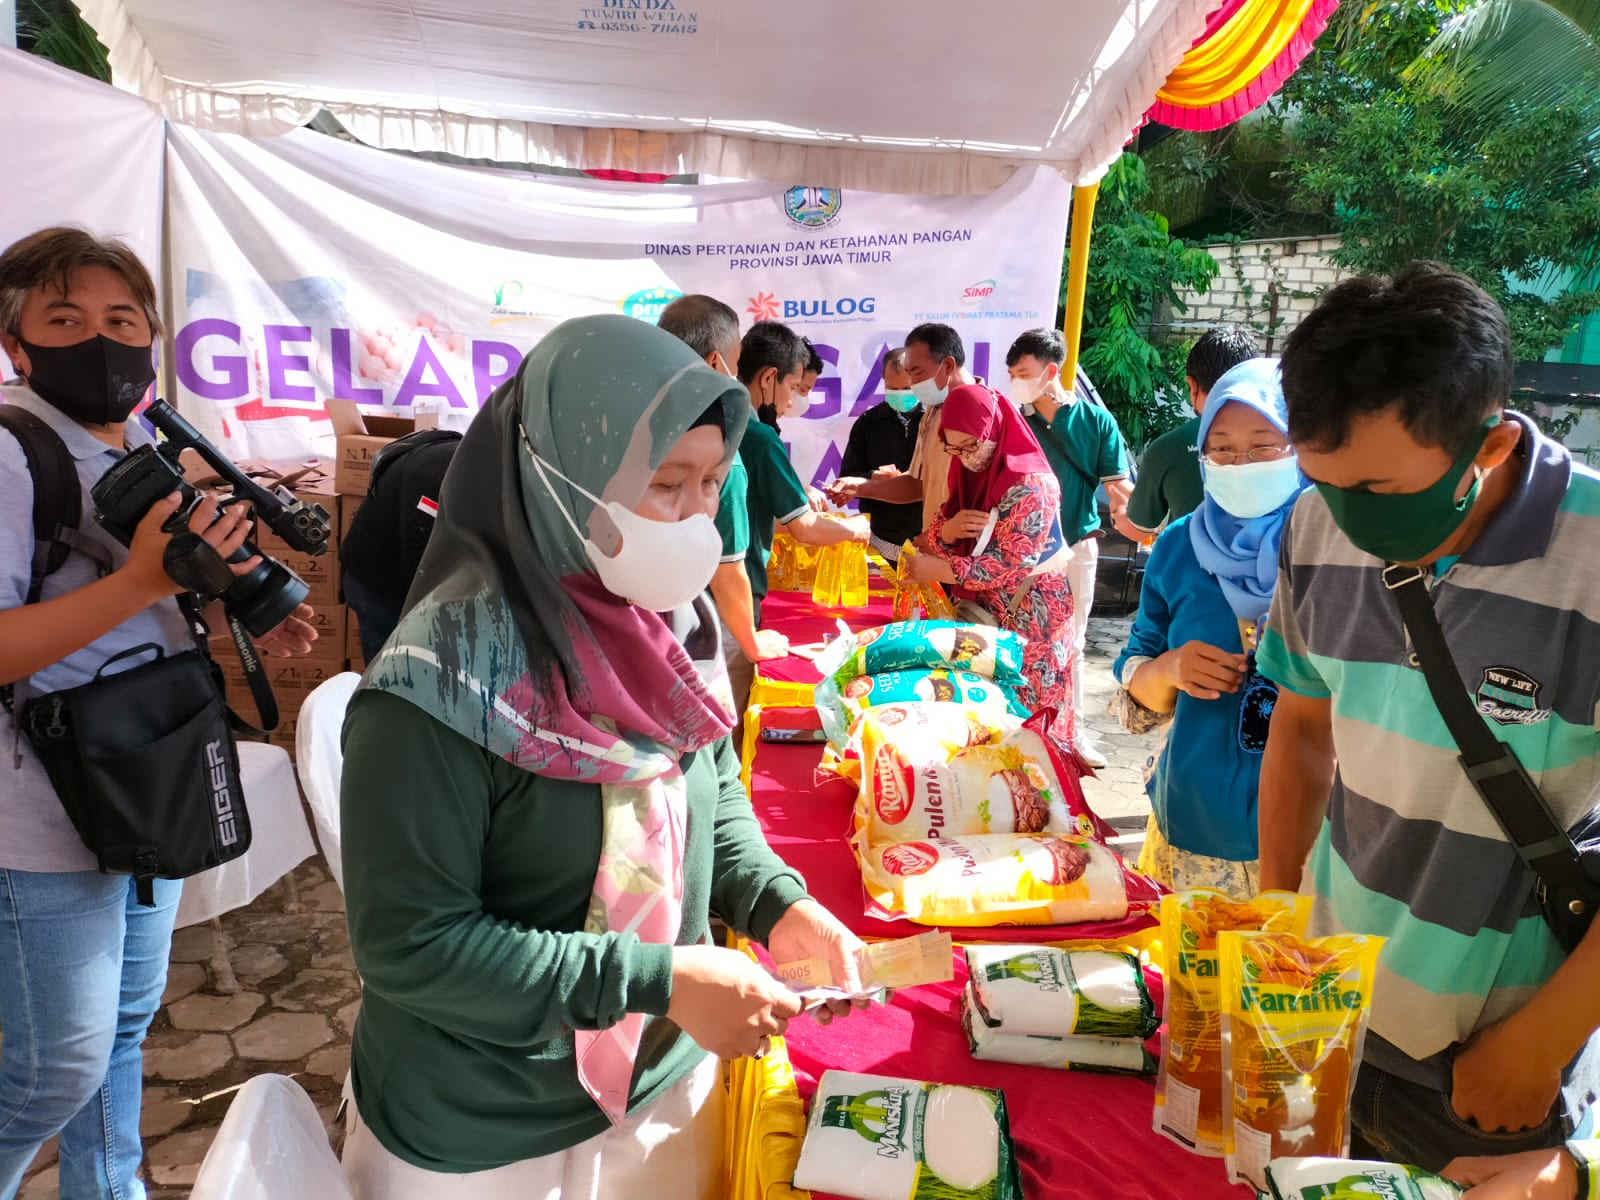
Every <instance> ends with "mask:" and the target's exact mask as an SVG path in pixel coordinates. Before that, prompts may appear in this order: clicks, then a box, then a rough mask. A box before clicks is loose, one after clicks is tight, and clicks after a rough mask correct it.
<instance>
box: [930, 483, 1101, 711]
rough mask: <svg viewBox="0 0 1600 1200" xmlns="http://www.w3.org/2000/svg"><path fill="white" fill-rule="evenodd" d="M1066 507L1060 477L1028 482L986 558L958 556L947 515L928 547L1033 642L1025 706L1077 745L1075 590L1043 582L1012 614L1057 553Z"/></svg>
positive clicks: (1005, 508) (1019, 488) (1026, 658)
mask: <svg viewBox="0 0 1600 1200" xmlns="http://www.w3.org/2000/svg"><path fill="white" fill-rule="evenodd" d="M1060 508H1061V485H1060V484H1058V483H1057V482H1056V479H1055V476H1054V475H1042V474H1041V475H1029V476H1028V477H1027V478H1025V479H1023V480H1022V481H1021V482H1019V483H1017V484H1016V486H1014V487H1013V488H1011V490H1010V491H1008V492H1006V494H1005V495H1004V496H1002V497H1001V498H1000V515H999V519H998V521H997V522H996V523H995V528H994V535H993V536H992V537H991V538H990V539H989V544H988V545H987V546H986V547H984V551H983V553H982V554H977V555H959V554H951V553H949V551H948V548H947V547H946V546H945V545H944V543H943V542H942V541H941V540H940V534H941V532H942V531H943V529H944V523H945V518H944V514H943V513H942V512H941V513H940V514H939V515H938V516H936V517H935V518H934V519H933V524H932V525H931V526H930V527H929V531H928V532H929V535H930V537H929V540H930V541H931V542H932V543H933V546H934V547H935V549H936V550H937V551H938V553H939V554H940V556H941V557H943V558H944V560H945V561H946V562H948V563H949V564H950V570H951V571H952V572H953V573H954V575H955V577H956V582H957V583H959V584H960V585H961V586H962V587H964V588H967V589H968V590H969V591H971V592H973V593H974V595H975V596H976V598H977V600H978V602H979V603H980V604H982V605H983V607H984V608H986V609H987V610H988V611H989V612H990V613H992V614H993V615H994V617H995V619H996V620H998V621H999V622H1000V625H1001V627H1002V628H1004V629H1010V630H1012V631H1014V632H1016V633H1019V634H1021V635H1022V636H1023V637H1024V638H1026V639H1027V646H1026V648H1025V649H1024V650H1023V654H1022V668H1023V674H1024V676H1025V679H1024V680H1023V686H1022V689H1021V698H1022V702H1023V703H1024V704H1026V705H1027V706H1028V708H1029V709H1031V710H1033V711H1038V710H1039V709H1041V708H1054V709H1055V710H1056V719H1055V722H1054V724H1053V725H1052V726H1051V730H1052V732H1054V733H1055V734H1056V735H1057V736H1059V737H1062V738H1065V739H1066V740H1067V741H1069V742H1070V741H1071V740H1072V655H1073V647H1074V644H1075V643H1074V638H1073V632H1072V589H1071V587H1070V586H1069V585H1068V583H1067V576H1066V572H1064V571H1058V572H1053V573H1051V574H1048V575H1040V576H1038V577H1036V578H1035V579H1034V582H1033V587H1032V589H1031V590H1030V591H1029V592H1028V595H1027V597H1026V598H1025V599H1024V600H1023V602H1022V605H1021V607H1020V608H1019V609H1018V610H1017V614H1016V616H1015V617H1012V616H1010V615H1009V614H1008V613H1007V612H1006V608H1007V606H1008V605H1009V604H1010V603H1011V599H1012V597H1013V596H1015V595H1016V594H1017V590H1018V589H1019V588H1021V587H1022V585H1023V583H1025V582H1026V581H1027V579H1028V576H1029V575H1030V574H1031V573H1032V572H1033V569H1034V568H1035V567H1037V566H1038V565H1039V562H1040V556H1041V555H1043V554H1044V553H1045V552H1046V551H1049V550H1051V541H1052V539H1051V536H1050V533H1051V528H1052V527H1053V526H1054V525H1055V524H1056V521H1057V514H1058V513H1059V511H1060Z"/></svg>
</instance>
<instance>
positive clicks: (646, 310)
mask: <svg viewBox="0 0 1600 1200" xmlns="http://www.w3.org/2000/svg"><path fill="white" fill-rule="evenodd" d="M682 295H683V293H682V292H680V291H678V290H677V289H675V288H662V287H656V288H645V289H644V290H643V291H638V292H635V293H633V295H631V296H628V297H625V298H624V299H622V300H618V301H617V307H618V308H619V309H621V310H622V315H623V316H625V317H636V318H637V319H639V320H641V321H659V320H660V319H661V311H662V309H664V308H666V307H667V305H669V304H671V303H672V302H673V301H674V300H676V299H678V298H679V297H680V296H682Z"/></svg>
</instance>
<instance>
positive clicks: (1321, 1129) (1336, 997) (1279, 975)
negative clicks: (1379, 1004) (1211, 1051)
mask: <svg viewBox="0 0 1600 1200" xmlns="http://www.w3.org/2000/svg"><path fill="white" fill-rule="evenodd" d="M1383 943H1384V939H1383V938H1381V937H1369V936H1365V935H1362V934H1340V935H1336V936H1333V937H1323V938H1301V937H1297V936H1295V935H1294V934H1288V933H1237V932H1229V933H1223V934H1221V935H1219V937H1218V939H1217V946H1218V957H1219V958H1220V960H1221V967H1222V976H1221V980H1222V1059H1223V1084H1224V1093H1225V1095H1226V1096H1227V1097H1228V1098H1229V1110H1228V1111H1226V1112H1224V1113H1223V1119H1224V1122H1225V1123H1226V1124H1227V1126H1228V1128H1227V1141H1226V1148H1225V1150H1226V1157H1227V1164H1228V1177H1229V1179H1230V1180H1234V1181H1237V1182H1241V1183H1248V1184H1250V1185H1251V1186H1252V1187H1254V1188H1257V1189H1262V1190H1264V1189H1265V1188H1266V1187H1267V1164H1268V1163H1269V1162H1271V1161H1272V1160H1273V1159H1275V1158H1287V1157H1296V1158H1305V1157H1321V1158H1344V1157H1346V1156H1348V1155H1349V1153H1350V1097H1351V1094H1352V1092H1353V1090H1354V1088H1355V1080H1356V1072H1357V1071H1358V1070H1359V1069H1360V1067H1361V1052H1362V1047H1363V1044H1364V1043H1365V1040H1366V1034H1367V1018H1368V1015H1369V1014H1370V1013H1371V1011H1372V984H1373V979H1374V977H1375V976H1376V974H1377V970H1378V954H1379V952H1380V951H1381V950H1382V949H1383Z"/></svg>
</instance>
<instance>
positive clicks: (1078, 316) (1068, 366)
mask: <svg viewBox="0 0 1600 1200" xmlns="http://www.w3.org/2000/svg"><path fill="white" fill-rule="evenodd" d="M1099 195H1100V185H1099V184H1098V183H1091V184H1089V185H1088V186H1087V187H1075V188H1073V189H1072V237H1071V240H1070V242H1069V244H1068V245H1069V249H1068V252H1067V314H1066V317H1065V318H1064V319H1063V320H1062V322H1061V335H1062V336H1063V337H1065V338H1066V339H1067V361H1066V362H1065V363H1063V364H1062V366H1061V378H1062V379H1063V380H1065V381H1066V382H1065V383H1064V384H1063V386H1064V387H1071V386H1072V380H1074V379H1076V378H1077V377H1078V350H1079V348H1080V346H1081V345H1082V343H1083V294H1084V291H1085V289H1087V287H1088V286H1089V231H1090V230H1091V229H1092V228H1093V227H1094V202H1095V200H1096V199H1097V198H1098V197H1099Z"/></svg>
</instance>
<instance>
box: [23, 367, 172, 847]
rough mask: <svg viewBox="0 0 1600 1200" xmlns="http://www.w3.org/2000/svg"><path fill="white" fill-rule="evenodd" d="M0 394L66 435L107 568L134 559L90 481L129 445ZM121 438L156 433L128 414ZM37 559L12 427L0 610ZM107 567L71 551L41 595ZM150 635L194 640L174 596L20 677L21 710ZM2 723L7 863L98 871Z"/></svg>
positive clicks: (58, 592)
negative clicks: (108, 526)
mask: <svg viewBox="0 0 1600 1200" xmlns="http://www.w3.org/2000/svg"><path fill="white" fill-rule="evenodd" d="M0 402H3V403H6V404H14V405H16V406H17V407H18V408H22V409H26V410H27V411H28V412H31V413H33V414H34V415H35V416H37V417H39V418H40V419H41V420H43V421H44V422H45V423H46V424H47V425H49V426H50V428H51V429H53V430H55V431H56V433H57V434H58V435H59V436H60V437H61V439H62V440H63V441H64V442H66V444H67V449H68V450H69V451H70V452H71V454H72V457H73V460H74V462H75V463H76V464H77V468H78V480H79V482H80V483H81V484H82V486H83V521H82V524H81V528H80V531H79V536H80V538H81V539H83V540H87V541H92V542H94V543H96V544H97V545H99V546H100V547H101V548H102V550H103V556H102V557H103V558H105V559H107V560H109V562H110V564H111V567H110V569H115V568H116V567H120V566H121V565H122V564H123V563H125V562H127V561H128V551H127V549H126V548H124V547H123V546H122V545H121V544H120V543H119V542H117V541H116V540H115V539H114V538H112V537H111V535H110V534H108V533H106V532H105V530H103V529H102V528H101V527H100V524H99V522H97V521H96V520H95V518H94V502H93V501H92V500H90V498H89V488H90V487H91V486H93V485H94V483H95V482H96V481H97V480H99V478H100V477H101V476H102V475H104V474H105V473H106V472H107V471H108V470H110V469H111V467H112V466H113V465H114V464H115V463H116V462H117V461H118V460H119V459H120V458H122V457H123V453H122V452H121V451H117V450H113V449H111V447H109V446H107V445H106V444H105V443H104V442H102V441H100V440H98V439H97V438H96V437H94V435H93V434H91V433H89V431H88V430H86V429H84V428H83V427H82V426H81V425H79V424H78V423H77V422H75V421H73V420H71V419H70V418H68V417H66V416H64V415H63V414H61V413H60V412H58V411H57V410H56V409H54V408H52V407H51V406H50V405H49V404H46V403H45V402H44V401H43V400H41V399H39V397H37V396H35V395H34V394H33V393H32V392H31V391H29V390H28V389H27V388H26V387H25V386H24V385H22V384H21V383H8V384H3V385H0ZM124 439H125V441H126V444H127V446H128V448H129V449H135V448H137V447H139V446H143V445H146V444H148V443H149V441H150V436H149V434H147V433H146V432H145V429H144V427H143V426H142V425H140V424H139V423H138V422H137V421H129V422H128V424H127V427H126V430H125V434H124ZM32 561H33V479H32V478H31V477H30V476H29V474H28V464H27V460H26V459H25V458H24V457H23V454H22V447H21V446H20V445H18V444H17V440H16V439H15V438H14V437H12V435H11V434H10V433H9V432H8V431H6V430H0V611H6V610H10V609H13V608H19V607H21V605H22V604H23V603H24V602H25V601H26V600H27V598H28V576H29V564H30V563H31V562H32ZM102 569H103V568H102V567H101V565H100V563H99V562H97V561H96V558H94V557H90V556H89V555H87V554H81V553H73V554H70V555H68V556H67V561H66V563H65V564H63V566H62V567H61V569H60V570H59V571H57V572H55V573H54V574H53V575H50V576H48V577H47V578H46V579H45V581H44V590H43V593H42V594H41V596H40V600H41V602H42V601H45V600H53V599H55V598H56V597H57V596H63V595H66V594H67V593H68V592H75V591H77V590H78V589H79V588H81V587H85V586H87V585H88V584H91V583H93V582H94V581H95V580H96V579H98V578H99V577H100V575H101V572H102ZM145 642H154V643H155V644H157V645H158V646H161V647H162V648H163V649H165V650H166V651H168V652H169V653H173V652H178V651H182V650H187V649H192V648H193V646H194V640H193V639H192V638H191V637H190V636H189V632H188V630H187V628H186V627H185V623H184V619H183V614H182V613H181V612H180V611H179V610H178V603H177V601H176V600H171V599H169V600H162V601H161V602H160V603H158V604H153V605H151V606H150V607H149V608H147V609H145V610H144V611H143V612H141V613H139V614H138V615H136V616H134V617H132V618H130V619H129V620H127V621H125V622H124V623H123V624H121V625H119V626H117V628H115V629H113V630H112V631H111V632H110V633H108V634H106V635H105V636H104V637H100V638H96V639H95V640H94V641H92V642H90V643H89V644H88V645H87V646H84V647H83V648H82V649H81V650H75V651H74V652H73V653H71V654H69V655H67V656H66V657H65V658H63V659H61V660H60V661H59V662H55V663H52V664H50V666H48V667H46V668H45V669H44V670H42V671H40V672H38V673H37V674H36V675H33V676H32V677H31V678H29V679H25V680H22V681H20V682H19V683H18V684H17V687H16V701H17V707H18V708H19V709H20V708H21V706H22V703H23V701H25V700H27V699H28V698H29V697H30V696H37V695H41V694H43V693H46V692H59V691H62V690H64V689H66V688H71V687H77V686H78V685H79V684H83V683H88V682H89V681H90V680H91V679H93V678H94V674H95V672H96V671H98V670H99V669H100V667H101V666H103V665H104V664H105V662H106V660H107V659H108V658H110V657H111V656H112V655H114V654H117V653H119V652H121V651H123V650H127V649H130V648H131V647H134V646H138V645H141V644H143V643H145ZM0 728H3V729H4V732H5V738H4V744H3V745H0V867H3V868H6V869H10V870H19V871H92V870H94V869H95V860H94V855H92V854H90V853H89V851H88V850H87V849H85V848H84V845H83V842H82V841H81V840H79V838H78V834H77V831H76V830H74V829H73V828H72V823H71V822H70V821H68V820H67V814H66V812H65V811H63V809H62V807H61V801H60V800H58V799H57V798H56V793H55V789H54V788H53V787H51V786H50V780H49V778H48V777H47V776H46V775H45V773H44V768H43V767H42V766H40V765H39V760H38V759H37V758H36V757H34V753H33V750H32V748H31V747H30V746H29V745H28V742H27V739H25V738H24V737H23V736H22V734H21V731H20V730H18V729H17V728H15V726H14V725H13V723H12V719H11V718H10V717H7V716H3V714H0Z"/></svg>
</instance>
